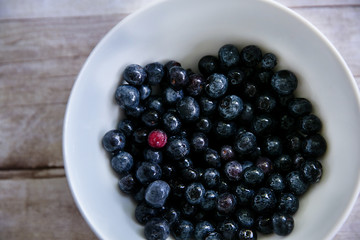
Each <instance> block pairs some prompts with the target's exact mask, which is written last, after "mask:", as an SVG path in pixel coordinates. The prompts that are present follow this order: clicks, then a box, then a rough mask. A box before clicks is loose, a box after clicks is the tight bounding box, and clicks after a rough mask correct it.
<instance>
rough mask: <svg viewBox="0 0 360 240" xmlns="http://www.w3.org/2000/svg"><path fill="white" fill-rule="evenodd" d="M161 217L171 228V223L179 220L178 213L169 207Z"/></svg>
mask: <svg viewBox="0 0 360 240" xmlns="http://www.w3.org/2000/svg"><path fill="white" fill-rule="evenodd" d="M162 217H163V218H164V219H165V220H166V221H167V222H168V223H169V225H170V226H172V224H173V223H175V222H177V221H178V220H179V219H180V212H179V211H178V210H177V209H176V208H173V207H171V208H170V209H167V210H166V211H165V212H164V213H163V214H162Z"/></svg>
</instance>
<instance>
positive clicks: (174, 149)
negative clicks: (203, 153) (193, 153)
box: [166, 137, 190, 160]
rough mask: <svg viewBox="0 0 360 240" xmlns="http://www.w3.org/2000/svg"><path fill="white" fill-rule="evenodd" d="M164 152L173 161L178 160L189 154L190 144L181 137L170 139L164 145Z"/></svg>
mask: <svg viewBox="0 0 360 240" xmlns="http://www.w3.org/2000/svg"><path fill="white" fill-rule="evenodd" d="M166 152H167V153H168V155H169V156H170V157H171V158H173V159H175V160H180V159H182V158H184V157H186V156H187V155H189V153H190V144H189V142H188V141H187V140H186V138H183V137H172V138H170V139H169V140H168V143H167V144H166Z"/></svg>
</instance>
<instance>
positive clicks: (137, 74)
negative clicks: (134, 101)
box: [123, 64, 147, 86]
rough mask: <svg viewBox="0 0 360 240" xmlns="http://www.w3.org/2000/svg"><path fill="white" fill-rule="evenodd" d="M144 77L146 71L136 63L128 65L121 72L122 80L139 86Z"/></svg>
mask: <svg viewBox="0 0 360 240" xmlns="http://www.w3.org/2000/svg"><path fill="white" fill-rule="evenodd" d="M146 77H147V74H146V71H145V70H144V68H142V67H141V66H140V65H138V64H130V65H128V66H127V67H126V68H125V70H124V72H123V78H124V80H125V81H126V82H128V83H129V84H131V85H135V86H140V85H141V84H143V83H144V81H145V79H146Z"/></svg>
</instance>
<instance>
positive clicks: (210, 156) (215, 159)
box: [204, 148, 221, 168]
mask: <svg viewBox="0 0 360 240" xmlns="http://www.w3.org/2000/svg"><path fill="white" fill-rule="evenodd" d="M204 160H205V162H206V163H208V164H209V166H211V167H215V168H218V167H220V166H221V159H220V155H219V154H218V152H217V151H216V150H214V149H212V148H208V149H206V151H205V154H204Z"/></svg>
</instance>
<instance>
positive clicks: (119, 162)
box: [111, 151, 134, 174]
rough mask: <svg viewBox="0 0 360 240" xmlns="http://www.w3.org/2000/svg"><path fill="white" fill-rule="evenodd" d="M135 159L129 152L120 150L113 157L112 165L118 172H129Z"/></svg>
mask: <svg viewBox="0 0 360 240" xmlns="http://www.w3.org/2000/svg"><path fill="white" fill-rule="evenodd" d="M133 164H134V160H133V157H132V156H131V154H130V153H128V152H124V151H121V152H118V153H117V154H116V155H114V156H113V157H112V158H111V167H112V168H113V169H114V171H115V172H117V173H118V174H124V173H128V172H129V171H130V170H131V168H132V167H133Z"/></svg>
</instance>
